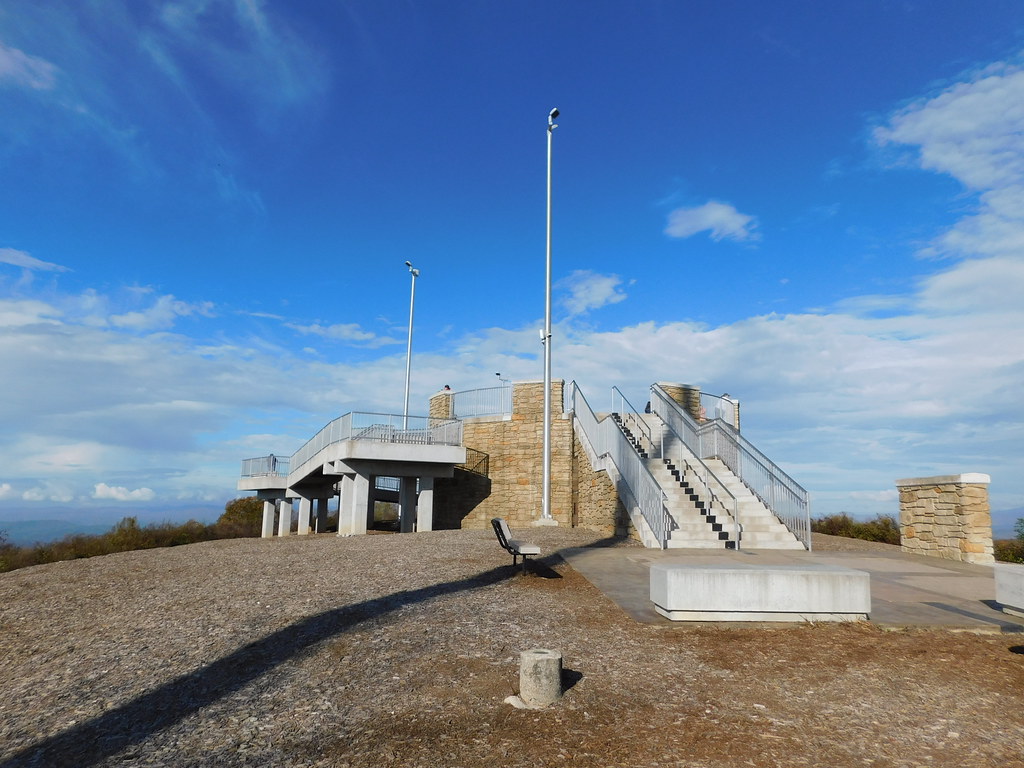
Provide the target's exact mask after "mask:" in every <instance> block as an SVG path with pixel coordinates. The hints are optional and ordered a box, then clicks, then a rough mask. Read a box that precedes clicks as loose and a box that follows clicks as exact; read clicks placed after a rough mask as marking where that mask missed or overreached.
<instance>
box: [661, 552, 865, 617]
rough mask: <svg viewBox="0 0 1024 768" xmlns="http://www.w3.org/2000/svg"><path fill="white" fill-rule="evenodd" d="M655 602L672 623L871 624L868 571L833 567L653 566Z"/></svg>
mask: <svg viewBox="0 0 1024 768" xmlns="http://www.w3.org/2000/svg"><path fill="white" fill-rule="evenodd" d="M650 586H651V601H652V602H653V603H654V607H655V609H656V610H657V611H658V613H660V614H661V615H662V616H665V617H667V618H669V619H671V620H672V621H866V620H867V618H868V614H869V613H870V612H871V579H870V576H869V574H868V573H867V572H866V571H855V570H852V569H850V568H840V567H838V566H831V565H818V564H808V565H772V566H753V565H739V564H737V565H683V564H671V563H665V564H660V565H652V566H651V585H650Z"/></svg>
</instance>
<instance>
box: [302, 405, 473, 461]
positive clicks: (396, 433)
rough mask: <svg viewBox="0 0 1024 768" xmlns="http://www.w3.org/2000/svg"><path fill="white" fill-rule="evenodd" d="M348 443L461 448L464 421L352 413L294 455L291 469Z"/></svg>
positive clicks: (321, 431) (326, 427) (314, 437)
mask: <svg viewBox="0 0 1024 768" xmlns="http://www.w3.org/2000/svg"><path fill="white" fill-rule="evenodd" d="M403 425H404V426H403ZM346 440H373V441H376V442H381V443H406V444H413V445H461V444H462V422H460V421H458V420H454V419H432V418H430V417H428V416H403V415H402V414H394V413H365V412H361V411H353V412H352V413H346V414H345V415H344V416H339V417H338V418H336V419H335V420H334V421H332V422H330V423H329V424H327V426H325V427H324V428H323V429H321V430H320V431H319V432H317V433H316V434H315V435H314V436H313V437H312V438H311V439H310V440H308V441H307V442H306V444H305V445H303V446H302V447H301V448H299V450H297V451H296V452H295V453H293V454H292V456H291V466H292V467H293V468H298V467H301V466H302V465H303V464H305V463H306V462H307V461H309V460H310V459H311V458H313V457H314V456H315V455H316V454H317V453H319V452H320V451H322V450H323V449H324V448H326V447H327V446H328V445H334V444H335V443H341V442H344V441H346Z"/></svg>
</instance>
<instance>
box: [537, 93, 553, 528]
mask: <svg viewBox="0 0 1024 768" xmlns="http://www.w3.org/2000/svg"><path fill="white" fill-rule="evenodd" d="M557 117H558V110H557V109H552V110H551V112H550V113H549V114H548V231H547V263H546V270H545V281H544V330H543V332H542V333H541V343H542V344H543V345H544V459H543V461H544V490H543V499H542V501H541V515H540V519H538V520H535V521H534V525H558V521H557V520H555V519H554V518H553V517H552V516H551V135H552V134H553V133H554V131H555V128H557V127H558V126H557V125H555V118H557Z"/></svg>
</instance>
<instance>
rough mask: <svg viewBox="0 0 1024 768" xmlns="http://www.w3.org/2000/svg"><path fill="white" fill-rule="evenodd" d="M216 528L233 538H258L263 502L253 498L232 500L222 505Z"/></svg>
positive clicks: (261, 524)
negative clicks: (229, 532) (231, 534)
mask: <svg viewBox="0 0 1024 768" xmlns="http://www.w3.org/2000/svg"><path fill="white" fill-rule="evenodd" d="M217 526H218V527H219V528H223V529H224V530H225V531H233V532H235V533H234V535H235V536H259V535H260V532H261V531H262V528H263V502H262V501H261V500H260V499H258V498H256V497H255V496H246V497H244V498H241V499H233V500H232V501H229V502H228V503H227V504H225V505H224V514H222V515H221V516H220V517H219V518H217Z"/></svg>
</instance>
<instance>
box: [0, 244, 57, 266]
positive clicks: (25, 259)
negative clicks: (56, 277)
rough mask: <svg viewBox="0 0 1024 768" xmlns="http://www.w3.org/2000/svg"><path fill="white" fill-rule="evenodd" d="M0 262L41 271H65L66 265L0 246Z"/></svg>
mask: <svg viewBox="0 0 1024 768" xmlns="http://www.w3.org/2000/svg"><path fill="white" fill-rule="evenodd" d="M0 264H10V265H11V266H14V267H22V268H24V269H33V270H39V271H41V272H67V271H68V268H67V267H62V266H61V265H60V264H53V263H51V262H49V261H42V260H40V259H37V258H35V257H34V256H30V255H29V254H27V253H25V251H18V250H15V249H14V248H0Z"/></svg>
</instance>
